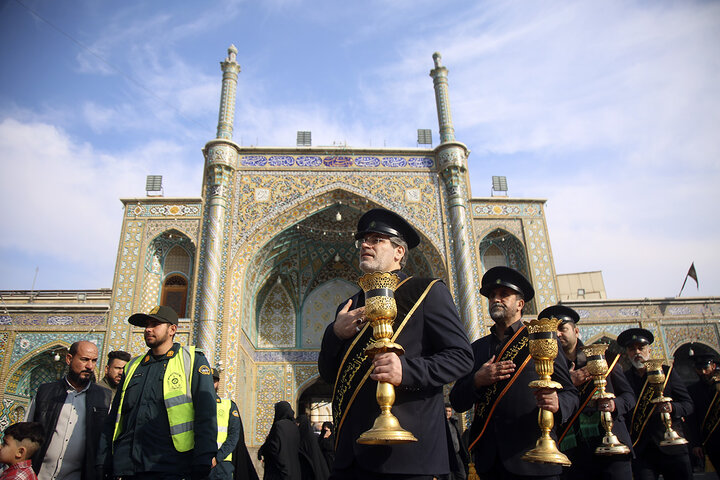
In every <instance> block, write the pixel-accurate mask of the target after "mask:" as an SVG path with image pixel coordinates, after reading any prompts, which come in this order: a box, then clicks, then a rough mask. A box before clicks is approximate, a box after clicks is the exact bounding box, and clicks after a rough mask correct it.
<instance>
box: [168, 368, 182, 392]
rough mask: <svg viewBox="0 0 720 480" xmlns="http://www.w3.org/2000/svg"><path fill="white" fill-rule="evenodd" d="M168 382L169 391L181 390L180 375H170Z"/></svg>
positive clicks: (175, 373)
mask: <svg viewBox="0 0 720 480" xmlns="http://www.w3.org/2000/svg"><path fill="white" fill-rule="evenodd" d="M168 381H169V382H170V388H171V389H173V390H179V389H180V388H182V375H180V374H179V373H177V372H174V373H171V374H170V378H169V379H168Z"/></svg>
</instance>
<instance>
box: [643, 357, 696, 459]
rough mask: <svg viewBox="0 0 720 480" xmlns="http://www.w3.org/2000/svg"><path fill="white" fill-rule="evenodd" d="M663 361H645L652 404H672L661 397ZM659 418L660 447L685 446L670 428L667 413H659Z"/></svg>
mask: <svg viewBox="0 0 720 480" xmlns="http://www.w3.org/2000/svg"><path fill="white" fill-rule="evenodd" d="M662 366H663V360H662V359H661V358H660V359H658V358H655V359H651V360H646V361H645V368H646V369H647V375H648V383H650V384H651V385H652V387H653V389H654V391H655V398H653V399H652V400H650V401H651V402H652V403H655V404H658V403H665V402H672V398H670V397H666V396H665V395H663V390H664V389H665V372H664V371H663V368H662ZM660 418H661V419H662V422H663V423H664V424H665V435H664V437H665V438H664V439H663V440H661V441H660V446H661V447H666V446H668V445H685V444H686V443H688V441H687V440H685V439H684V438H683V437H681V436H680V435H678V433H677V432H676V431H675V430H673V428H672V418H671V417H670V413H668V412H660Z"/></svg>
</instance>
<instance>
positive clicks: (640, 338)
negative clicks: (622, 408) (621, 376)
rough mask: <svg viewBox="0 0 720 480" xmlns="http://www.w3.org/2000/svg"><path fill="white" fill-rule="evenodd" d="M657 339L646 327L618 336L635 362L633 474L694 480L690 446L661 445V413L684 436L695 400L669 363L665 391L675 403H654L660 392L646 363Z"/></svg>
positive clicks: (629, 374) (640, 479)
mask: <svg viewBox="0 0 720 480" xmlns="http://www.w3.org/2000/svg"><path fill="white" fill-rule="evenodd" d="M654 339H655V337H654V336H653V334H652V333H651V332H650V331H649V330H645V329H644V328H630V329H627V330H625V331H624V332H622V333H621V334H620V335H618V339H617V342H618V344H620V346H621V347H624V348H625V353H626V355H627V357H628V359H629V360H630V362H631V364H632V366H631V367H630V368H629V369H628V370H626V371H625V377H626V378H627V380H628V382H629V383H630V386H631V387H632V389H633V392H635V397H636V398H637V404H636V405H635V408H634V410H633V412H632V413H631V414H629V415H628V417H627V421H628V430H629V431H630V436H631V438H632V440H633V450H634V452H635V458H634V459H633V461H632V469H633V476H634V478H635V480H646V479H657V478H658V476H659V475H660V474H662V476H663V478H664V479H665V480H685V479H690V478H692V467H691V465H690V455H689V453H688V446H687V445H671V446H661V445H660V442H661V441H662V440H663V438H664V434H665V430H666V429H665V424H664V423H663V421H662V417H661V415H660V414H661V412H667V413H670V416H671V419H672V427H673V429H674V430H675V431H676V432H677V433H678V434H679V435H680V436H683V437H684V436H685V434H684V430H683V423H684V421H683V417H687V416H688V415H690V414H691V413H692V412H693V402H692V399H691V398H690V396H689V395H688V391H687V388H685V385H684V384H683V381H682V379H681V378H680V376H679V375H678V374H677V372H676V371H675V370H674V369H673V368H672V367H667V366H663V371H664V372H665V380H666V384H665V388H664V391H663V394H664V396H666V397H670V398H672V402H664V403H657V404H654V403H652V402H651V400H652V399H653V398H654V397H655V396H656V395H655V393H654V392H653V389H652V388H650V387H649V382H648V374H647V368H646V366H645V362H646V361H647V360H650V359H651V358H652V356H651V351H650V345H651V344H652V343H653V341H654Z"/></svg>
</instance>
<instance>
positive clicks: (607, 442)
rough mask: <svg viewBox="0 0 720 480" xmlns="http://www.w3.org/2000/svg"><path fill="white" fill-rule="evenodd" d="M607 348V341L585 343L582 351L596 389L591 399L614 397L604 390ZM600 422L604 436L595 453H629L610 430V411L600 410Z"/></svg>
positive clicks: (611, 422) (606, 371)
mask: <svg viewBox="0 0 720 480" xmlns="http://www.w3.org/2000/svg"><path fill="white" fill-rule="evenodd" d="M607 348H608V344H607V343H596V344H594V345H585V346H584V347H582V351H583V352H584V353H585V355H586V356H587V365H586V366H587V370H588V373H589V374H590V375H592V377H593V382H595V386H596V387H597V390H596V391H595V393H593V396H592V398H593V400H601V399H604V398H605V399H608V398H615V395H613V394H612V393H610V392H606V391H605V386H606V385H607V380H606V377H607V373H608V364H607V360H606V359H605V351H606V350H607ZM600 424H601V425H602V426H603V428H604V429H605V436H604V437H603V439H602V445H600V446H599V447H597V448H596V449H595V454H596V455H623V454H626V453H630V448H628V446H627V445H624V444H623V443H621V442H620V440H618V438H617V436H616V435H615V434H614V433H613V432H612V427H613V419H612V413H610V412H600Z"/></svg>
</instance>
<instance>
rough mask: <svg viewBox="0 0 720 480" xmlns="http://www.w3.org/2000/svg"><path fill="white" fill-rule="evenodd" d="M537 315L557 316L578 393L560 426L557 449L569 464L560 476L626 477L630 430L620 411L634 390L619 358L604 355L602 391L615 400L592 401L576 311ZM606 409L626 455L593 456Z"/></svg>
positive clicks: (630, 403)
mask: <svg viewBox="0 0 720 480" xmlns="http://www.w3.org/2000/svg"><path fill="white" fill-rule="evenodd" d="M538 318H557V319H558V320H560V324H559V325H558V340H559V341H560V345H562V349H563V352H565V356H566V357H567V359H568V362H570V377H571V378H572V380H573V385H575V387H576V388H577V389H578V391H579V392H580V409H579V410H578V412H576V413H575V415H574V416H573V417H572V418H571V419H570V421H569V422H567V423H566V424H565V425H562V426H561V427H560V429H559V430H558V431H559V432H560V438H559V440H560V449H561V450H562V451H563V452H565V454H567V456H568V458H570V461H572V465H571V466H570V468H569V469H568V470H566V472H565V474H564V475H563V478H568V479H580V480H583V479H588V480H590V479H597V480H611V479H613V480H621V479H625V480H631V479H632V467H631V465H630V459H631V456H630V450H629V447H630V445H632V441H631V440H630V434H629V433H628V430H627V426H626V425H625V415H626V414H627V413H628V412H631V411H632V409H633V408H634V407H635V394H634V393H633V391H632V388H631V387H630V384H629V383H628V381H627V379H626V378H625V375H624V374H623V371H622V368H621V367H620V365H618V362H617V360H618V358H619V357H615V358H614V359H608V364H609V367H610V368H609V371H608V374H607V375H606V377H607V387H606V391H608V392H611V393H613V394H615V398H614V399H611V398H605V399H600V400H597V401H594V400H592V396H593V393H595V391H596V388H595V382H594V381H593V379H592V377H591V376H590V374H589V373H588V371H587V357H586V355H585V353H584V352H583V351H582V347H583V342H582V340H580V330H579V329H578V327H577V323H578V322H579V321H580V315H578V313H577V312H576V311H575V310H573V309H572V308H570V307H567V306H565V305H553V306H552V307H548V308H546V309H545V310H543V311H542V312H540V315H538ZM603 411H604V412H610V413H611V414H612V418H613V427H612V432H613V433H614V434H615V436H616V437H617V438H618V441H619V442H620V443H622V444H624V445H625V446H626V447H628V452H627V453H625V454H614V455H613V454H610V455H602V456H600V455H596V454H595V449H596V448H597V447H599V446H601V445H602V440H603V436H604V432H605V431H604V429H603V428H602V427H601V424H600V412H603Z"/></svg>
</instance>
